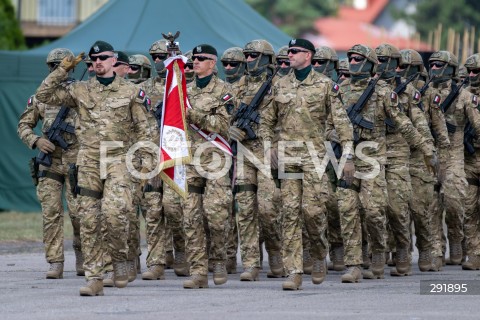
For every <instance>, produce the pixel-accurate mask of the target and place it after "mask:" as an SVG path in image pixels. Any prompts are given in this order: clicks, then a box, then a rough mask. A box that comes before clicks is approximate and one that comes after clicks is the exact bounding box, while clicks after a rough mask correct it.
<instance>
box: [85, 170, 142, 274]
mask: <svg viewBox="0 0 480 320" xmlns="http://www.w3.org/2000/svg"><path fill="white" fill-rule="evenodd" d="M83 163H85V165H82V166H79V171H78V186H79V187H81V188H86V189H88V190H93V191H96V192H103V197H102V199H96V198H94V197H91V196H82V195H79V196H78V197H77V198H78V212H79V215H80V218H81V224H80V234H81V240H82V253H83V256H84V265H83V266H84V269H85V277H86V279H87V280H90V279H95V278H96V279H99V278H102V273H103V271H104V268H103V265H104V259H103V257H104V254H105V249H108V253H109V254H110V257H111V259H112V261H113V262H117V261H126V260H127V255H128V244H127V240H128V234H129V225H130V217H129V215H130V214H131V212H132V211H133V208H132V204H133V200H132V186H131V179H130V176H129V175H128V174H127V168H126V166H125V163H124V162H121V163H120V162H114V163H108V164H107V165H106V179H101V177H100V166H99V163H98V162H97V163H95V162H93V161H90V162H87V161H83ZM87 163H88V165H87ZM102 221H104V222H105V228H106V243H107V244H106V245H104V244H103V236H102V232H101V227H102Z"/></svg>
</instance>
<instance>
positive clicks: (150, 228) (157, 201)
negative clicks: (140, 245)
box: [140, 185, 166, 267]
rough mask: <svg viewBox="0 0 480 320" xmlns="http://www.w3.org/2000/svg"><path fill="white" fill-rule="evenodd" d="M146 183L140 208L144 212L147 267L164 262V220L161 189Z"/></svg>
mask: <svg viewBox="0 0 480 320" xmlns="http://www.w3.org/2000/svg"><path fill="white" fill-rule="evenodd" d="M160 188H161V187H159V188H156V189H155V188H153V187H152V186H151V185H147V186H146V189H145V192H144V193H143V198H142V199H141V202H140V203H141V210H142V212H144V213H145V231H146V239H147V250H148V253H147V259H146V262H147V267H150V266H153V265H160V264H162V265H164V264H165V252H166V247H165V246H166V241H165V240H166V232H165V227H166V220H165V214H164V210H163V206H162V198H163V196H162V190H161V189H160Z"/></svg>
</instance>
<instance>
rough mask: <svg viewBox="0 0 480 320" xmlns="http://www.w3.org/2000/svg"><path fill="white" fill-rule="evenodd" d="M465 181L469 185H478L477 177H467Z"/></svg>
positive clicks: (479, 182)
mask: <svg viewBox="0 0 480 320" xmlns="http://www.w3.org/2000/svg"><path fill="white" fill-rule="evenodd" d="M467 182H468V184H469V185H471V186H476V187H480V181H479V180H478V179H474V178H467Z"/></svg>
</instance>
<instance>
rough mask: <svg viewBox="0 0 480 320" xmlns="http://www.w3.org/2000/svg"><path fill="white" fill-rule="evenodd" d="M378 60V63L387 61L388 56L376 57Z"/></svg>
mask: <svg viewBox="0 0 480 320" xmlns="http://www.w3.org/2000/svg"><path fill="white" fill-rule="evenodd" d="M378 62H380V63H385V62H388V57H378Z"/></svg>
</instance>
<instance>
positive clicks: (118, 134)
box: [36, 68, 152, 165]
mask: <svg viewBox="0 0 480 320" xmlns="http://www.w3.org/2000/svg"><path fill="white" fill-rule="evenodd" d="M66 76H67V73H66V72H65V70H64V69H62V68H57V69H56V70H55V71H53V72H52V73H50V74H49V76H48V77H47V78H46V79H45V80H44V81H43V82H42V84H41V85H40V87H39V88H38V89H37V94H36V97H37V99H38V100H39V101H41V102H44V103H49V104H55V105H65V106H68V107H71V108H74V109H75V110H76V111H77V113H78V117H79V128H80V129H79V131H78V132H77V137H78V140H79V142H80V151H79V152H80V153H81V155H82V156H80V154H79V159H78V161H79V165H83V164H84V162H85V163H87V162H88V161H89V160H94V161H95V160H96V161H98V160H99V159H100V152H99V151H100V144H101V142H103V141H107V142H112V141H116V142H117V143H121V144H122V146H120V145H119V146H115V147H108V149H107V150H108V155H109V156H110V157H113V156H119V155H125V154H126V152H127V150H128V148H129V147H130V143H131V141H132V140H133V141H148V140H149V137H150V127H149V125H148V121H147V116H146V110H145V106H144V101H145V92H144V91H143V90H141V89H138V88H137V87H136V86H135V85H133V84H131V83H130V82H128V81H126V80H124V79H121V78H119V77H115V80H114V81H113V82H112V83H111V84H109V85H108V86H104V85H102V84H101V83H100V82H98V80H97V79H96V78H92V79H89V80H88V81H82V82H74V83H72V84H70V85H63V84H62V81H63V80H64V79H65V78H66ZM132 137H135V139H133V138H132ZM151 154H152V151H149V152H147V153H146V154H145V156H147V155H148V156H151ZM150 161H151V158H150Z"/></svg>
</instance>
